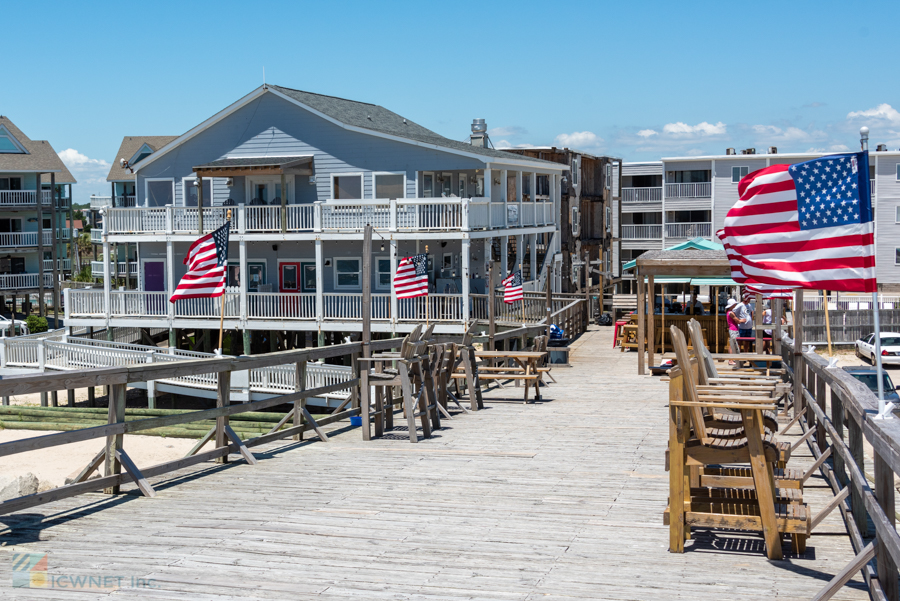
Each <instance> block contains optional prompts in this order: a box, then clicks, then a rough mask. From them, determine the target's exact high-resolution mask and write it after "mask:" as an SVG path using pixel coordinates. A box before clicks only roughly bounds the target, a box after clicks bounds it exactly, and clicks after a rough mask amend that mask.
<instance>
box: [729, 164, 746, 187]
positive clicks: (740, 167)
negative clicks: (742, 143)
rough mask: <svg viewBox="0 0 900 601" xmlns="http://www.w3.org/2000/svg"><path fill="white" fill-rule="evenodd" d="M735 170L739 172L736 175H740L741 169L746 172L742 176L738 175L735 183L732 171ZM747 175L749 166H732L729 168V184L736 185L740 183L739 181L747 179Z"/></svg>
mask: <svg viewBox="0 0 900 601" xmlns="http://www.w3.org/2000/svg"><path fill="white" fill-rule="evenodd" d="M735 169H738V170H739V171H738V174H740V173H741V170H743V169H746V170H747V173H744V174H743V175H739V177H738V179H737V181H735V180H734V170H735ZM748 173H750V166H749V165H732V166H731V183H732V184H738V183H740V181H741V180H742V179H744V178H745V177H747V174H748Z"/></svg>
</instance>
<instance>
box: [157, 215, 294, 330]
mask: <svg viewBox="0 0 900 601" xmlns="http://www.w3.org/2000/svg"><path fill="white" fill-rule="evenodd" d="M241 208H243V205H241ZM238 261H239V262H240V270H241V277H240V295H241V296H240V309H241V311H240V316H241V321H246V320H247V313H248V307H247V286H248V284H249V282H248V281H247V278H248V277H249V275H250V274H248V273H247V242H246V240H244V239H243V238H241V240H240V242H238ZM278 275H279V276H280V275H281V274H278ZM297 277H300V274H298V275H297ZM170 304H171V303H170Z"/></svg>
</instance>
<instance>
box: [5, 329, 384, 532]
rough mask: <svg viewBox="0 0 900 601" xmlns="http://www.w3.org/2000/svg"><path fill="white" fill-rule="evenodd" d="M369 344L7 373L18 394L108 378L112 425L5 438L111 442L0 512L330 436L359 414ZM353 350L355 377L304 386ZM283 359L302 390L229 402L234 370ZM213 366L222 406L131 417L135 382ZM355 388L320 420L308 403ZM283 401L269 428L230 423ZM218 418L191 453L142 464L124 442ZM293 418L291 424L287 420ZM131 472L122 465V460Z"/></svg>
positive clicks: (8, 390)
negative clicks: (328, 427)
mask: <svg viewBox="0 0 900 601" xmlns="http://www.w3.org/2000/svg"><path fill="white" fill-rule="evenodd" d="M400 344H401V339H399V338H394V339H391V340H381V341H373V342H371V343H369V349H370V350H371V351H384V350H388V349H392V348H397V347H399V346H400ZM362 351H363V345H362V343H360V342H354V343H349V344H340V345H335V346H327V347H321V348H315V349H302V350H292V351H283V352H277V353H270V354H267V355H257V356H251V357H222V358H215V359H197V360H189V361H179V362H167V363H149V364H144V365H136V366H125V367H110V368H99V369H92V370H90V371H85V372H77V373H73V372H62V373H45V374H40V375H35V376H19V377H10V378H6V379H3V380H0V396H11V395H19V394H31V393H39V392H53V391H58V390H68V389H75V388H89V387H94V386H109V389H110V394H109V397H110V402H109V419H108V423H107V425H105V426H97V427H94V428H84V429H81V430H73V431H69V432H60V433H57V434H47V435H43V436H35V437H33V438H26V439H23V440H16V441H12V442H7V443H3V444H0V457H9V456H12V455H16V454H18V453H24V452H27V451H33V450H37V449H46V448H50V447H55V446H60V445H65V444H69V443H73V442H80V441H83V440H93V439H98V438H103V439H105V444H104V448H103V449H102V450H101V451H100V452H99V453H98V454H97V455H96V456H95V457H94V459H93V460H92V461H91V463H90V464H88V465H87V466H86V467H85V468H84V469H83V470H82V472H81V474H80V475H79V477H78V478H76V479H75V480H76V481H75V482H73V483H72V484H68V485H66V486H60V487H58V488H54V489H52V490H48V491H46V492H41V493H38V494H34V495H29V496H25V497H18V498H16V499H11V500H8V501H5V502H3V503H0V515H5V514H8V513H11V512H14V511H21V510H23V509H28V508H30V507H35V506H37V505H41V504H44V503H49V502H51V501H55V500H58V499H64V498H67V497H73V496H76V495H79V494H82V493H86V492H91V491H96V490H100V489H103V490H104V491H106V492H108V493H116V492H118V488H119V486H120V485H122V484H123V483H126V482H128V481H134V482H135V483H136V484H137V485H138V487H139V488H140V490H141V491H142V492H143V493H144V494H145V495H147V496H153V495H154V494H155V492H154V491H153V488H152V487H151V486H150V484H149V483H148V482H147V480H146V479H147V478H148V477H151V476H158V475H160V474H165V473H168V472H172V471H174V470H178V469H181V468H184V467H187V466H190V465H195V464H198V463H202V462H204V461H209V460H213V459H214V460H216V461H217V462H219V463H224V462H226V461H227V460H228V454H229V453H240V454H241V455H242V456H243V457H244V458H245V459H246V460H247V461H248V462H249V463H256V459H255V458H254V457H253V455H252V453H250V451H249V448H251V447H254V446H256V445H261V444H264V443H267V442H271V441H274V440H279V439H282V438H286V437H288V436H294V437H297V439H302V435H303V433H304V432H306V431H309V430H315V431H316V433H317V435H318V436H319V437H320V438H322V439H323V440H326V439H327V436H326V435H325V434H324V432H321V431H320V430H319V426H322V425H325V424H328V423H331V422H335V421H338V420H342V419H346V418H348V417H351V416H356V415H359V414H360V409H359V394H358V390H359V386H358V384H359V366H358V363H357V361H356V358H357V357H359V356H360V354H361V353H362ZM348 355H349V356H350V357H351V362H352V364H353V371H352V373H351V374H349V375H350V376H351V379H348V380H345V381H342V382H337V383H334V384H330V385H327V386H321V387H318V388H313V389H309V390H304V388H305V386H306V385H305V383H306V377H305V369H306V363H307V362H309V361H315V360H317V359H328V358H332V357H342V356H348ZM280 365H287V366H291V367H292V368H293V369H295V370H296V372H297V373H296V378H295V382H297V385H296V387H295V392H293V393H290V394H285V395H283V396H278V397H275V398H271V399H266V400H262V401H254V402H249V403H243V404H240V405H230V404H229V399H230V389H231V379H232V374H233V373H234V372H249V371H250V370H254V369H264V368H271V367H275V366H280ZM205 374H211V375H212V377H213V379H214V380H215V382H216V386H217V402H216V408H215V409H208V410H203V411H193V412H190V413H184V414H178V415H167V416H163V417H153V418H149V419H139V420H134V421H127V422H126V421H125V391H126V386H127V385H128V384H129V383H135V382H147V381H157V380H165V379H173V378H184V377H191V376H199V375H205ZM348 387H349V388H350V389H351V391H352V394H351V399H348V403H349V407H350V408H349V409H345V410H341V409H344V406H346V405H344V406H342V407H339V408H338V410H337V412H336V413H334V414H332V415H330V416H328V417H326V418H324V419H322V420H320V421H319V422H318V423H317V422H316V421H315V420H313V418H312V416H311V415H310V414H309V412H308V411H307V410H306V407H305V400H306V399H307V398H309V397H314V396H322V395H325V394H329V393H332V392H335V391H338V390H341V389H346V388H348ZM280 405H293V407H292V409H291V410H290V412H289V413H288V414H287V415H285V416H284V419H282V420H281V422H280V423H279V424H278V425H277V426H275V427H274V428H273V429H272V431H270V432H269V433H268V434H265V435H262V436H258V437H256V438H252V439H250V440H241V439H240V437H239V436H238V435H237V434H235V432H234V430H233V429H232V428H231V427H230V426H229V424H228V417H229V416H230V415H235V414H238V413H245V412H248V411H257V410H261V409H267V408H269V407H276V406H280ZM209 419H215V420H216V425H215V426H214V427H213V428H212V429H211V430H210V431H209V432H208V433H207V434H206V436H205V437H204V438H202V439H201V441H200V442H198V444H197V445H196V446H195V447H194V449H193V450H192V452H191V453H189V454H188V456H186V457H184V458H182V459H178V460H175V461H169V462H166V463H160V464H157V465H153V466H149V467H144V468H138V467H137V466H136V465H134V463H133V462H132V461H131V459H130V458H129V456H128V454H127V451H126V450H125V449H124V448H123V440H124V435H125V434H131V433H136V432H140V431H143V430H148V429H151V428H160V427H164V426H172V425H176V424H184V423H190V422H196V421H202V420H209ZM289 422H291V423H292V425H291V426H290V427H284V429H280V428H282V426H287V425H288V423H289ZM209 440H213V441H214V448H213V449H212V450H209V451H205V452H202V453H200V452H197V451H198V450H199V449H200V447H201V446H202V445H203V444H204V443H205V442H207V441H209ZM101 464H104V465H105V470H104V475H103V476H102V477H99V478H95V479H92V480H88V478H89V477H90V475H91V474H92V473H93V472H94V471H95V470H97V469H98V468H99V467H100V465H101ZM123 467H124V468H125V472H124V473H123V472H122V468H123Z"/></svg>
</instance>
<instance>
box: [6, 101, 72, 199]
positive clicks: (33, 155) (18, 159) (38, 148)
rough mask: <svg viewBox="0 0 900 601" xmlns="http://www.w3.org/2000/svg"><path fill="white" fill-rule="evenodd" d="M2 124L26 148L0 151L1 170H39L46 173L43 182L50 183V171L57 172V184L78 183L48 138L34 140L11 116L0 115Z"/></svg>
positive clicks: (42, 178)
mask: <svg viewBox="0 0 900 601" xmlns="http://www.w3.org/2000/svg"><path fill="white" fill-rule="evenodd" d="M0 126H2V127H4V128H5V129H6V130H8V131H9V133H10V134H12V135H13V137H14V138H15V139H16V141H18V142H19V144H21V145H22V147H23V148H25V153H12V152H10V153H7V152H3V153H0V172H3V171H6V172H15V171H18V172H32V173H34V172H37V171H40V172H42V173H44V175H43V176H42V177H41V182H42V183H45V184H49V183H50V173H51V172H52V173H56V183H57V184H76V183H78V182H77V181H76V180H75V177H73V176H72V174H71V173H70V172H69V170H68V169H67V168H66V165H65V164H64V163H63V162H62V159H60V158H59V155H58V154H56V151H55V150H53V147H52V146H50V142H47V141H46V140H32V139H31V138H29V137H28V136H26V135H25V134H24V133H23V132H22V130H20V129H19V128H18V127H16V125H15V124H14V123H13V122H12V121H10V119H9V117H4V116H3V115H0Z"/></svg>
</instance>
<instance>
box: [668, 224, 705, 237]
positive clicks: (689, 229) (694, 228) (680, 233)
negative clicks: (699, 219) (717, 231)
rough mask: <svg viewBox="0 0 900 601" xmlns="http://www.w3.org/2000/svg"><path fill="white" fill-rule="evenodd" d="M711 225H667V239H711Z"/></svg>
mask: <svg viewBox="0 0 900 601" xmlns="http://www.w3.org/2000/svg"><path fill="white" fill-rule="evenodd" d="M711 234H712V224H711V223H667V224H666V238H698V237H699V238H709V236H710V235H711Z"/></svg>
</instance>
